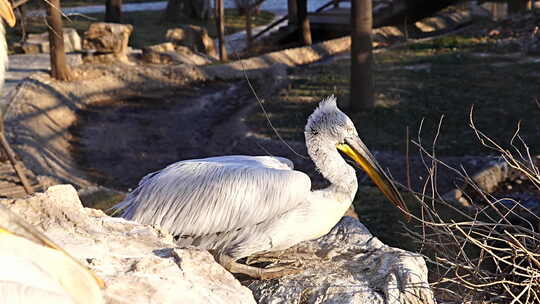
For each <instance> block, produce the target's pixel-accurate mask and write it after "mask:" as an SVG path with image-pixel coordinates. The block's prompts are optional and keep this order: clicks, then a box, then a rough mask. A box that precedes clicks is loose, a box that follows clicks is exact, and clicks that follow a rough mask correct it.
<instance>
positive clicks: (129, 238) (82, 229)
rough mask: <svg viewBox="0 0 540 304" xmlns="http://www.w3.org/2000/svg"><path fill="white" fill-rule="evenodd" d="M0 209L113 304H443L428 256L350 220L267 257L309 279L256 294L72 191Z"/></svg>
mask: <svg viewBox="0 0 540 304" xmlns="http://www.w3.org/2000/svg"><path fill="white" fill-rule="evenodd" d="M95 190H96V189H90V190H88V191H90V192H94V191H95ZM0 203H2V204H4V205H6V206H7V207H8V208H9V209H11V211H13V212H15V213H17V214H19V215H20V216H21V217H23V218H24V219H26V220H27V221H28V222H29V223H30V224H32V225H34V226H35V227H36V228H37V229H39V230H41V231H42V232H44V233H45V234H46V235H47V236H48V237H49V238H51V239H52V240H53V241H54V242H56V243H57V244H58V245H60V246H62V247H63V248H64V249H65V250H66V251H67V252H69V253H70V254H71V255H73V256H74V257H75V258H77V259H78V260H79V261H81V262H82V263H83V264H85V265H86V266H88V267H89V268H90V269H91V270H92V271H94V273H95V274H97V275H98V276H99V277H100V278H101V279H103V280H104V282H105V285H106V287H105V289H104V290H103V293H104V297H105V300H106V302H107V303H148V302H155V303H255V300H256V301H257V303H293V304H294V303H351V304H352V303H362V304H364V303H365V304H367V303H369V304H377V303H381V304H382V303H385V304H386V303H390V304H393V303H408V304H415V303H426V304H432V303H435V302H434V299H433V294H432V292H431V290H430V288H429V285H428V282H427V268H426V264H425V262H424V260H423V258H422V257H421V256H420V255H418V254H415V253H412V252H407V251H405V250H402V249H398V248H392V247H389V246H387V245H385V244H383V243H382V242H381V241H379V240H378V239H377V238H376V237H374V236H373V235H371V234H370V232H369V231H368V230H367V228H366V227H364V226H363V225H362V224H361V223H360V222H359V221H358V220H356V219H354V218H351V217H344V218H343V219H342V220H341V221H340V222H339V223H338V224H337V225H336V227H334V228H333V229H332V230H331V231H330V233H328V234H327V235H325V236H323V237H321V238H319V239H317V240H313V241H308V242H303V243H300V244H298V245H297V246H294V247H293V248H290V249H288V250H285V251H283V252H273V253H269V254H268V255H267V256H272V255H274V256H279V259H280V260H287V259H292V260H295V259H297V260H298V261H300V263H301V272H299V273H297V274H294V275H289V276H285V277H282V278H280V279H274V280H269V281H255V280H252V281H247V282H244V283H249V284H248V287H249V289H251V291H252V292H253V293H252V292H251V291H250V290H249V289H248V288H246V287H244V286H242V285H241V284H240V282H239V281H237V280H236V279H235V278H234V277H233V276H232V275H231V274H230V273H229V272H227V271H226V270H225V269H224V268H223V267H221V266H220V265H219V264H217V263H216V262H215V260H214V258H213V257H212V255H211V254H210V253H208V252H207V251H203V250H200V249H197V248H178V247H177V246H175V244H174V239H173V237H172V236H171V235H170V234H168V233H167V232H166V231H163V230H161V229H159V228H154V227H150V226H145V225H140V224H137V223H135V222H131V221H126V220H124V219H121V218H113V217H109V216H107V215H105V214H104V213H103V212H102V211H100V210H96V209H90V208H84V207H83V206H82V204H81V201H80V200H79V197H78V196H77V192H76V190H75V188H73V186H71V185H57V186H52V187H50V188H49V189H48V190H47V191H46V192H45V193H38V194H36V195H34V196H32V197H30V198H26V199H18V200H0Z"/></svg>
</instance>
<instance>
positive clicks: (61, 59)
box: [47, 0, 72, 80]
mask: <svg viewBox="0 0 540 304" xmlns="http://www.w3.org/2000/svg"><path fill="white" fill-rule="evenodd" d="M47 23H48V24H49V43H50V55H51V76H52V77H53V78H55V79H58V80H70V79H71V78H72V77H71V71H70V69H69V67H68V66H67V63H66V53H65V52H64V31H63V25H62V18H61V16H60V0H49V1H48V2H47Z"/></svg>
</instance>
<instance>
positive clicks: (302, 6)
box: [297, 0, 312, 45]
mask: <svg viewBox="0 0 540 304" xmlns="http://www.w3.org/2000/svg"><path fill="white" fill-rule="evenodd" d="M297 3H298V23H299V25H300V28H299V30H300V41H301V42H302V43H303V44H304V45H311V43H312V41H311V29H310V28H309V19H308V14H307V0H298V2H297Z"/></svg>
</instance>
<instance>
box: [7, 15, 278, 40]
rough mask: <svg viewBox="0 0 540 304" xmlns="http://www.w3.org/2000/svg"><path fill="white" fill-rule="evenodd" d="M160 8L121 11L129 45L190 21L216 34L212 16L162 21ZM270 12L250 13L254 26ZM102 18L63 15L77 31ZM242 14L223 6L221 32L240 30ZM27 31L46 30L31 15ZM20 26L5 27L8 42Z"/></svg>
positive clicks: (269, 18) (17, 36)
mask: <svg viewBox="0 0 540 304" xmlns="http://www.w3.org/2000/svg"><path fill="white" fill-rule="evenodd" d="M162 15H163V11H140V12H125V13H124V14H123V23H125V24H131V25H133V33H132V34H131V38H130V45H131V46H132V47H135V48H142V47H145V46H148V45H153V44H158V43H161V42H164V40H165V33H166V31H167V30H168V29H170V28H174V27H178V26H179V25H181V24H191V25H197V26H201V27H205V28H206V29H207V30H208V34H209V35H210V36H211V37H216V26H215V23H214V21H213V20H211V21H209V22H204V21H199V20H194V19H185V20H183V22H182V23H164V22H162V21H161V20H162ZM273 18H274V14H273V13H271V12H267V11H261V12H260V13H259V14H258V15H256V16H254V17H253V24H254V26H259V25H264V24H268V23H270V22H271V21H272V20H273ZM104 19H105V14H103V13H101V14H88V15H87V16H73V17H71V18H70V19H69V20H66V19H64V26H65V27H72V28H75V29H76V30H77V31H78V32H79V34H81V35H82V34H83V33H84V32H85V31H86V30H87V29H88V27H89V26H90V24H91V23H94V22H101V21H103V20H104ZM245 20H246V18H245V16H240V15H239V14H238V12H237V10H236V9H225V33H226V34H227V35H228V34H232V33H235V32H238V31H242V30H244V26H245ZM27 31H28V32H29V33H43V32H46V31H47V27H46V24H45V20H44V19H43V18H35V19H33V20H31V22H29V24H28V29H27ZM20 35H21V32H20V28H18V27H17V28H15V29H8V32H7V38H8V41H10V42H15V41H18V40H19V39H20Z"/></svg>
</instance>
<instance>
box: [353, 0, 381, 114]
mask: <svg viewBox="0 0 540 304" xmlns="http://www.w3.org/2000/svg"><path fill="white" fill-rule="evenodd" d="M351 25H352V33H351V44H352V45H351V95H350V98H349V104H350V110H351V111H352V112H359V111H361V110H363V109H370V108H373V106H374V105H375V102H374V98H373V79H372V75H371V68H372V63H373V54H372V52H371V48H372V45H371V30H372V27H373V14H372V2H371V0H352V1H351Z"/></svg>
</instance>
